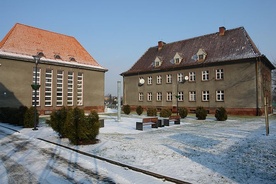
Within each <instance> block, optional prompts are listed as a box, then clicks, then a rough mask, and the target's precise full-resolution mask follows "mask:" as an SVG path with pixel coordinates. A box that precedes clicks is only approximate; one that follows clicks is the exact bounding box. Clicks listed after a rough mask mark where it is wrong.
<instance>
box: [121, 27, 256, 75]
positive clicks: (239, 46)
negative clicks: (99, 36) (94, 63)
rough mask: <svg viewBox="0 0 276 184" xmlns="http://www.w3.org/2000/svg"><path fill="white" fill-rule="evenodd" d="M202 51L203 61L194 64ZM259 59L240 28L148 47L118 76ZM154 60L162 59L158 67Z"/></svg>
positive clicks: (246, 35)
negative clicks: (176, 60) (175, 57)
mask: <svg viewBox="0 0 276 184" xmlns="http://www.w3.org/2000/svg"><path fill="white" fill-rule="evenodd" d="M199 49H203V50H204V51H205V52H206V53H207V56H206V59H205V60H204V61H201V62H200V61H197V60H196V59H194V56H195V55H196V53H197V52H198V51H199ZM176 53H178V55H180V56H181V57H182V62H181V63H180V64H177V65H176V64H174V62H173V58H174V56H175V55H176ZM258 56H261V53H260V51H259V50H258V49H257V47H256V46H255V44H254V43H253V41H252V40H251V38H250V37H249V35H248V34H247V32H246V31H245V29H244V28H243V27H239V28H236V29H232V30H226V31H225V33H224V35H223V36H221V35H220V34H219V32H217V33H213V34H208V35H204V36H199V37H195V38H191V39H187V40H182V41H177V42H173V43H169V44H164V45H163V47H162V48H161V49H158V46H155V47H151V48H149V49H148V50H147V51H146V52H145V53H144V55H143V56H142V57H141V58H140V59H139V60H138V61H137V62H136V63H135V64H134V65H133V66H132V67H131V68H130V69H129V70H128V71H126V72H124V73H122V74H121V75H128V74H135V73H145V72H151V71H155V70H173V69H179V68H183V67H188V66H195V65H199V64H203V63H204V64H207V63H215V62H225V61H237V60H240V59H247V58H254V57H258ZM156 57H158V58H159V59H161V60H162V65H161V66H160V67H154V65H153V62H154V60H155V59H156Z"/></svg>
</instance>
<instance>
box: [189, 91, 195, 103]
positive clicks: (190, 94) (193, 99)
mask: <svg viewBox="0 0 276 184" xmlns="http://www.w3.org/2000/svg"><path fill="white" fill-rule="evenodd" d="M189 101H190V102H195V101H196V92H195V91H189Z"/></svg>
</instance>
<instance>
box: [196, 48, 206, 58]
mask: <svg viewBox="0 0 276 184" xmlns="http://www.w3.org/2000/svg"><path fill="white" fill-rule="evenodd" d="M196 55H197V61H204V60H205V59H206V56H207V53H206V52H205V50H204V49H199V50H198V51H197V53H196Z"/></svg>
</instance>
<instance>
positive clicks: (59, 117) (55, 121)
mask: <svg viewBox="0 0 276 184" xmlns="http://www.w3.org/2000/svg"><path fill="white" fill-rule="evenodd" d="M67 112H68V109H66V108H65V107H62V108H61V109H59V110H57V111H54V112H53V113H52V114H51V116H50V120H49V121H47V124H49V125H50V126H51V127H52V128H53V130H54V131H56V132H57V133H58V135H59V137H61V138H62V137H66V131H65V128H66V127H65V126H64V124H65V122H66V117H67Z"/></svg>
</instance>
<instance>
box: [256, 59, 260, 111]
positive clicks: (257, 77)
mask: <svg viewBox="0 0 276 184" xmlns="http://www.w3.org/2000/svg"><path fill="white" fill-rule="evenodd" d="M256 60H257V62H256V65H255V69H256V116H259V115H260V114H259V75H258V70H259V57H258V58H256Z"/></svg>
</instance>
